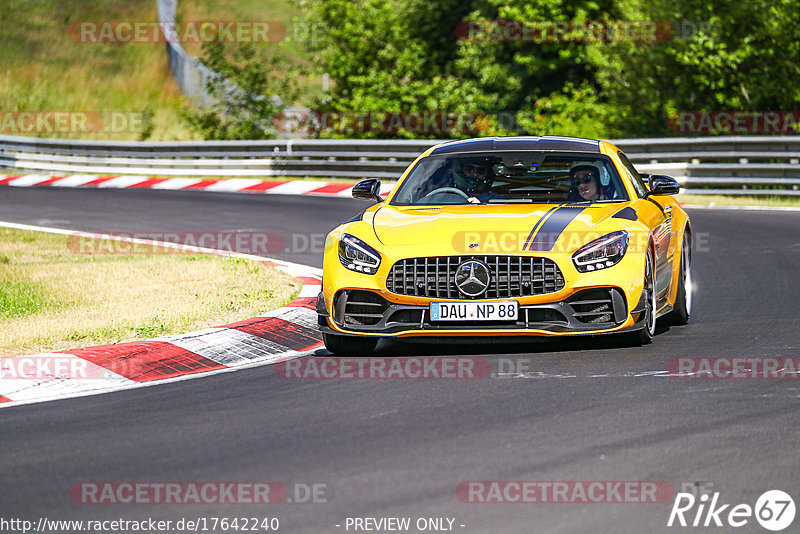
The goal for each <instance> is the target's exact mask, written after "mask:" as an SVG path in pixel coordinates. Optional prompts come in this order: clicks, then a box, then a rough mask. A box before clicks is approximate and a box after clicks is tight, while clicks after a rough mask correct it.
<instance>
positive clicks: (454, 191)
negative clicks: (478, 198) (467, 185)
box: [419, 187, 469, 202]
mask: <svg viewBox="0 0 800 534" xmlns="http://www.w3.org/2000/svg"><path fill="white" fill-rule="evenodd" d="M436 193H452V194H454V195H458V196H460V197H462V198H463V199H464V200H466V201H467V202H469V195H467V194H466V193H465V192H464V191H462V190H461V189H459V188H457V187H440V188H438V189H434V190H433V191H431V192H430V193H428V194H427V195H425V196H424V197H422V198H421V199H419V201H420V202H422V201H423V200H425V199H426V198H428V197H429V196H431V195H435V194H436Z"/></svg>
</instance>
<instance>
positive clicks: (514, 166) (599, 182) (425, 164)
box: [391, 151, 628, 206]
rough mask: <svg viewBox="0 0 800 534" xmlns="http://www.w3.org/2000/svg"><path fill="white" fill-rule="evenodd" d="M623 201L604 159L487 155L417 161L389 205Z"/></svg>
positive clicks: (541, 154) (619, 183)
mask: <svg viewBox="0 0 800 534" xmlns="http://www.w3.org/2000/svg"><path fill="white" fill-rule="evenodd" d="M622 200H628V195H627V193H626V191H625V187H624V186H623V185H622V181H621V179H620V177H619V175H618V174H617V171H616V169H615V168H614V165H613V163H612V162H611V160H610V159H609V158H608V156H603V155H599V154H582V153H572V154H558V153H553V152H534V151H527V152H492V153H469V154H463V153H462V154H451V155H443V156H430V157H427V158H423V159H422V160H420V161H419V162H418V163H417V165H416V166H415V167H414V169H413V170H412V171H411V173H410V174H409V175H408V177H407V178H406V179H405V180H404V181H403V183H402V185H401V186H400V189H399V190H398V191H397V194H396V195H395V196H394V198H393V199H392V202H391V204H392V205H395V206H416V205H431V204H509V203H537V204H538V203H562V202H608V201H622Z"/></svg>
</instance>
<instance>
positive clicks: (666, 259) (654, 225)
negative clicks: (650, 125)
mask: <svg viewBox="0 0 800 534" xmlns="http://www.w3.org/2000/svg"><path fill="white" fill-rule="evenodd" d="M617 156H619V160H620V162H621V163H622V166H623V168H624V169H625V172H626V173H627V174H628V177H629V178H630V180H631V183H632V184H633V186H634V189H636V193H637V194H638V195H639V201H638V202H637V204H639V209H637V212H639V213H641V214H642V215H643V217H642V218H643V222H645V223H646V224H647V225H648V227H649V228H650V229H651V234H650V235H651V236H652V237H653V242H654V244H655V252H656V258H655V260H656V294H657V295H658V299H659V304H658V306H659V307H660V306H661V305H662V304H663V303H664V302H665V301H666V298H667V294H668V292H669V286H670V282H671V281H672V254H673V253H674V248H675V247H674V245H673V241H674V239H673V232H674V229H673V224H672V222H673V221H672V205H671V204H670V203H669V202H667V201H666V200H665V199H664V198H659V197H656V196H650V197H647V198H644V197H645V195H646V194H647V191H649V189H650V187H649V184H646V183H645V181H644V180H642V177H641V176H640V175H639V173H638V171H637V170H636V168H635V167H634V166H633V164H632V163H631V162H630V160H629V159H628V157H627V156H626V155H625V153H624V152H622V151H621V150H620V151H619V152H617Z"/></svg>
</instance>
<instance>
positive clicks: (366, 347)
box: [322, 332, 378, 356]
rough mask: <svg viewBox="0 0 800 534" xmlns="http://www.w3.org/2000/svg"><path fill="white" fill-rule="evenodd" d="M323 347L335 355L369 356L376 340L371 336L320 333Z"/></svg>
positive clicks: (376, 342)
mask: <svg viewBox="0 0 800 534" xmlns="http://www.w3.org/2000/svg"><path fill="white" fill-rule="evenodd" d="M322 341H323V342H324V343H325V348H326V349H328V350H329V351H330V352H332V353H334V354H335V355H337V356H369V354H370V353H371V352H372V351H373V350H375V346H376V345H377V344H378V340H377V339H375V338H372V337H351V336H340V335H338V334H327V333H325V332H323V333H322Z"/></svg>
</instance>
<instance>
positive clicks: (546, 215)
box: [522, 206, 558, 250]
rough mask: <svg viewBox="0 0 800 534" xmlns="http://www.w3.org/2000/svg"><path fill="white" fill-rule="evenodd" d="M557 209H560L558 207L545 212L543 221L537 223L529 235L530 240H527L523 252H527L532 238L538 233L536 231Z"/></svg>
mask: <svg viewBox="0 0 800 534" xmlns="http://www.w3.org/2000/svg"><path fill="white" fill-rule="evenodd" d="M557 209H558V206H553V207H552V208H550V209H549V210H547V212H545V214H544V215H542V218H541V219H539V220H538V221H536V224H534V225H533V228H532V229H531V233H530V234H528V239H526V240H525V244H524V245H523V246H522V250H525V249H526V248H528V243H530V242H531V238H532V237H533V234H535V233H536V230H537V229H538V228H539V225H540V224H542V223H544V221H545V219H547V217H548V216H549V215H550V214H551V213H553V212H554V211H555V210H557Z"/></svg>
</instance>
